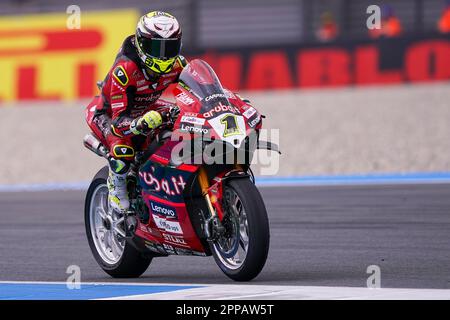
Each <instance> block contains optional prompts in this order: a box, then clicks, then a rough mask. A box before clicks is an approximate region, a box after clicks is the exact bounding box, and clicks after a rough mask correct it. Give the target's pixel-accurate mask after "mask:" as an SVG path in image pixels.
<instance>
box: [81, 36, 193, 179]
mask: <svg viewBox="0 0 450 320" xmlns="http://www.w3.org/2000/svg"><path fill="white" fill-rule="evenodd" d="M185 65H186V60H185V59H184V57H182V56H179V57H178V58H177V59H176V62H175V64H174V67H173V69H172V70H171V71H170V72H169V73H167V74H162V75H152V74H149V73H147V71H146V70H145V69H144V68H143V67H142V65H141V60H140V59H139V57H138V55H137V52H136V48H135V46H134V36H129V37H127V38H126V39H125V41H124V42H123V45H122V47H121V48H120V50H119V53H118V54H117V56H116V60H115V61H114V65H113V66H112V68H111V70H110V71H109V72H108V74H107V76H106V78H105V80H104V81H103V85H102V88H101V95H100V96H97V97H95V98H94V99H93V100H92V101H91V103H90V104H89V105H88V107H87V114H89V112H92V111H94V116H93V117H92V118H91V119H88V124H89V126H90V127H91V128H92V129H93V131H94V132H101V134H102V136H103V138H104V141H106V144H107V145H108V147H109V149H110V154H111V158H110V165H111V168H112V169H113V170H115V171H116V173H124V172H126V171H127V170H128V167H129V164H130V161H131V160H133V158H134V153H135V150H136V148H139V145H140V143H141V142H142V140H143V139H142V138H143V137H142V136H136V135H134V134H133V133H131V132H130V124H131V121H132V120H134V119H136V118H138V117H140V116H142V115H144V114H145V113H146V112H148V111H150V110H156V111H159V112H161V111H167V110H168V109H169V108H170V107H171V106H173V104H171V103H170V102H168V101H164V100H162V99H160V96H161V94H162V92H163V91H164V90H165V89H166V88H167V87H168V86H169V85H170V84H172V83H174V82H176V81H177V80H178V77H179V75H180V73H181V71H182V70H183V68H184V66H185ZM118 160H121V161H119V162H120V163H121V164H120V166H118V165H117V164H118V162H117V161H118Z"/></svg>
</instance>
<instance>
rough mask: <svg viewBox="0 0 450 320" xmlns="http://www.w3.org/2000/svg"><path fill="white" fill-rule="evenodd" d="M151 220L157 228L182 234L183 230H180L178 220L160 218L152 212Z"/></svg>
mask: <svg viewBox="0 0 450 320" xmlns="http://www.w3.org/2000/svg"><path fill="white" fill-rule="evenodd" d="M153 220H154V221H155V223H156V226H157V227H158V228H159V229H163V230H165V231H167V232H171V233H177V234H183V230H181V226H180V223H179V222H176V221H169V220H167V219H164V218H161V217H159V216H157V215H154V214H153Z"/></svg>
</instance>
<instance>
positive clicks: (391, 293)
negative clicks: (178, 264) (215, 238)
mask: <svg viewBox="0 0 450 320" xmlns="http://www.w3.org/2000/svg"><path fill="white" fill-rule="evenodd" d="M0 284H19V285H20V284H39V285H43V284H65V282H39V281H0ZM82 285H99V286H101V285H108V286H118V287H120V286H137V287H139V286H177V287H180V290H177V291H172V292H160V293H151V294H138V295H130V296H120V291H118V295H117V296H115V297H113V298H106V299H105V300H240V299H249V300H260V299H273V300H329V299H331V300H379V299H382V300H428V299H433V300H450V289H405V288H380V289H369V288H364V287H322V286H320V287H319V286H276V285H257V284H239V285H237V284H198V283H197V284H193V283H191V284H186V283H183V284H178V283H132V282H126V283H125V282H83V283H82ZM192 286H198V288H191V287H192ZM183 287H186V289H183Z"/></svg>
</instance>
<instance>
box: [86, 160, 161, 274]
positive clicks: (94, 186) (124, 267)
mask: <svg viewBox="0 0 450 320" xmlns="http://www.w3.org/2000/svg"><path fill="white" fill-rule="evenodd" d="M107 177H108V167H103V168H102V169H101V170H100V171H99V172H98V173H97V174H96V175H95V177H94V179H93V180H92V182H91V184H90V186H89V189H88V191H87V195H86V200H85V207H84V208H85V209H84V223H85V228H86V235H87V239H88V242H89V247H90V248H91V251H92V254H93V255H94V258H95V260H96V261H97V263H98V264H99V266H100V267H101V268H102V269H103V271H105V272H106V273H107V274H109V275H110V276H112V277H114V278H137V277H139V276H140V275H142V274H143V273H144V272H145V271H146V270H147V268H148V266H149V265H150V262H151V261H152V258H149V257H144V256H143V255H142V254H141V253H140V252H139V251H137V250H136V249H135V248H134V247H133V246H132V245H131V244H129V243H128V242H127V241H125V240H123V242H124V246H123V252H122V254H121V256H120V258H119V259H118V261H114V259H107V258H105V253H101V252H99V250H101V249H99V248H98V246H99V239H98V234H97V233H95V232H94V234H93V232H92V231H93V228H92V221H93V220H92V217H91V215H94V214H96V213H95V211H94V210H92V209H94V208H91V205H93V201H92V200H93V197H96V194H97V193H99V192H102V190H103V189H104V187H106V179H107ZM106 190H107V189H106ZM103 192H104V190H103ZM106 202H107V201H106ZM105 211H106V210H105ZM94 237H97V238H96V239H94ZM96 243H97V245H96ZM102 255H103V256H104V257H102ZM107 260H110V261H107Z"/></svg>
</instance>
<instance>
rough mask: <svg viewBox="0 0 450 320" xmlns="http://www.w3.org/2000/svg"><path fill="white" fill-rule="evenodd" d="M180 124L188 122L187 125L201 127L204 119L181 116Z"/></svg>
mask: <svg viewBox="0 0 450 320" xmlns="http://www.w3.org/2000/svg"><path fill="white" fill-rule="evenodd" d="M181 122H188V123H192V124H198V125H201V126H202V125H204V124H205V119H202V118H197V117H191V116H182V117H181Z"/></svg>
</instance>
